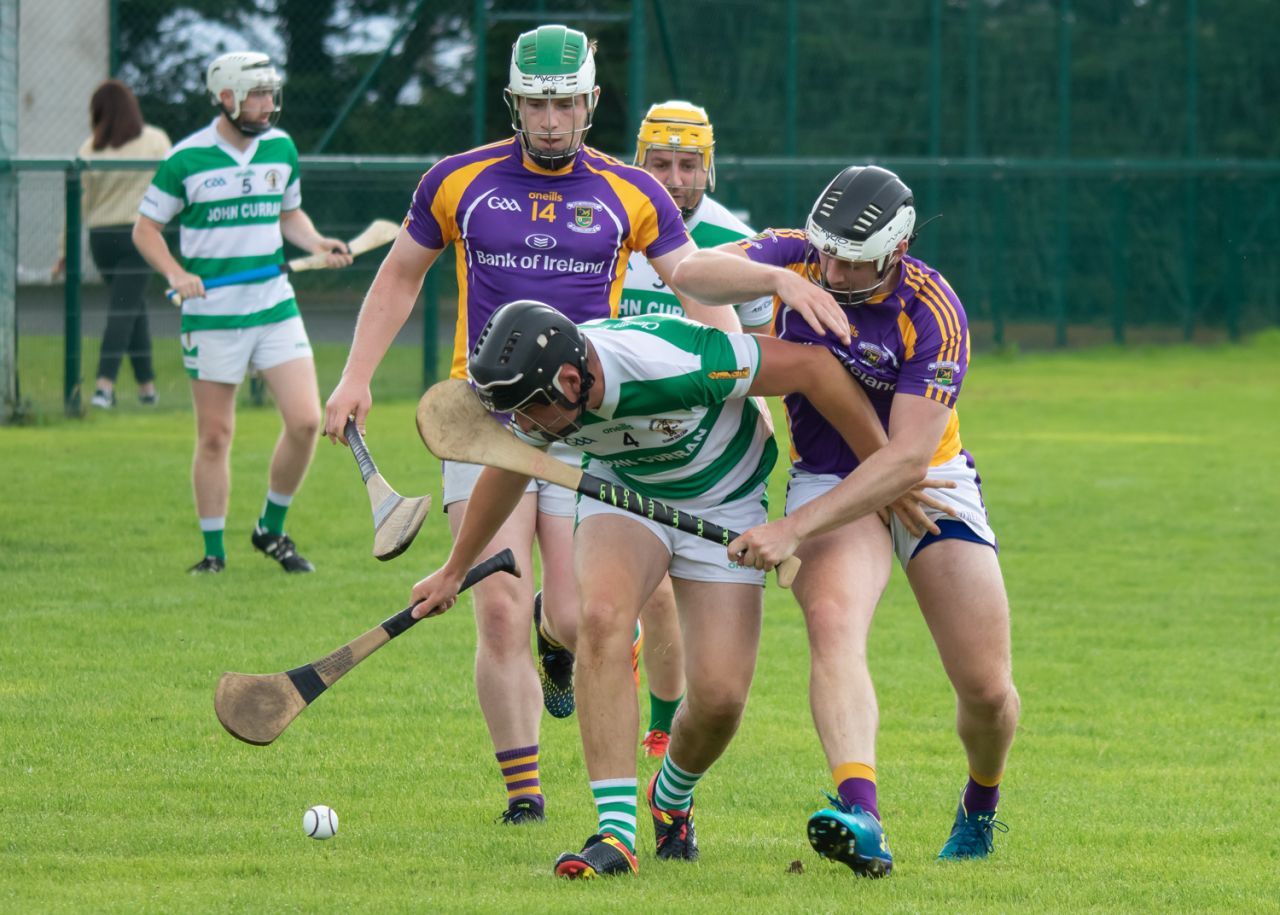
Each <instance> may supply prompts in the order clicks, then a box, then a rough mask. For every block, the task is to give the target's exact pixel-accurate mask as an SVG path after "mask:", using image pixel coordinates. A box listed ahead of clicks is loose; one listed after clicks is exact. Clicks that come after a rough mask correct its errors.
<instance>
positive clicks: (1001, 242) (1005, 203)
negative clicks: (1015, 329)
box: [991, 175, 1014, 349]
mask: <svg viewBox="0 0 1280 915" xmlns="http://www.w3.org/2000/svg"><path fill="white" fill-rule="evenodd" d="M994 177H996V178H999V179H1000V180H996V181H992V182H991V187H992V188H993V189H994V191H993V192H994V194H995V201H994V203H995V214H994V215H995V221H994V224H993V225H992V234H993V236H994V239H993V242H994V243H993V245H992V247H993V249H994V250H996V251H1008V250H1010V248H1009V182H1008V179H1007V178H1006V177H1005V176H1004V175H996V176H994ZM1013 273H1014V271H1012V270H1008V269H1006V270H1001V271H1000V272H999V277H998V278H997V279H996V280H995V281H993V282H992V284H991V335H992V337H993V338H994V340H995V344H996V346H998V347H1000V348H1002V349H1003V348H1004V343H1005V335H1004V320H1005V315H1006V314H1007V313H1008V311H1009V306H1010V304H1011V300H1012V299H1013V296H1012V295H1010V294H1009V288H1010V285H1011V283H1012V280H1011V279H1010V277H1011V276H1013Z"/></svg>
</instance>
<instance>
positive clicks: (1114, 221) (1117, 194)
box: [1111, 175, 1129, 346]
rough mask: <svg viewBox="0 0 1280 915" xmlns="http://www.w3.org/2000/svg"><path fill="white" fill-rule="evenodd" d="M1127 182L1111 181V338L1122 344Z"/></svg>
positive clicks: (1126, 268) (1126, 291)
mask: <svg viewBox="0 0 1280 915" xmlns="http://www.w3.org/2000/svg"><path fill="white" fill-rule="evenodd" d="M1128 229H1129V181H1128V179H1126V178H1124V177H1123V176H1121V175H1116V176H1115V179H1114V180H1113V181H1112V182H1111V295H1112V297H1113V301H1112V305H1111V336H1112V338H1113V339H1114V340H1115V341H1116V343H1118V344H1120V345H1121V346H1123V345H1124V340H1125V325H1126V324H1127V323H1128V308H1129V232H1128Z"/></svg>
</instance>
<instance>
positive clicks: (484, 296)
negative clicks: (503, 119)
mask: <svg viewBox="0 0 1280 915" xmlns="http://www.w3.org/2000/svg"><path fill="white" fill-rule="evenodd" d="M594 52H595V49H594V45H593V43H592V42H590V41H588V39H587V37H586V36H585V35H584V34H583V33H582V32H579V31H575V30H573V29H567V28H565V27H564V26H559V25H546V26H541V27H539V28H537V29H533V30H531V31H528V32H525V33H524V34H522V35H520V36H519V38H518V39H517V40H516V42H515V45H514V46H513V49H512V56H511V66H510V71H509V82H508V86H507V90H506V97H507V103H508V106H509V108H510V110H511V117H512V127H513V129H514V131H515V135H514V136H513V137H511V138H509V139H507V140H503V141H501V142H498V143H493V144H490V145H487V146H482V147H479V148H477V149H473V150H470V151H468V152H464V153H461V154H459V155H455V156H449V157H446V158H445V159H443V160H441V161H440V162H439V163H437V164H436V165H435V166H434V167H432V168H431V170H430V171H428V172H427V174H426V175H424V176H423V178H422V181H421V182H420V184H419V185H418V188H417V191H416V192H415V193H414V197H413V203H412V205H411V207H410V210H409V213H408V215H407V217H406V219H405V223H404V228H403V229H402V230H401V232H400V234H399V236H398V237H397V239H396V241H395V243H394V245H393V246H392V248H391V251H390V253H389V254H388V255H387V257H386V259H385V260H384V261H383V263H382V266H381V267H380V268H379V270H378V274H377V277H376V278H375V279H374V281H373V285H372V286H371V287H370V289H369V293H368V295H367V296H366V298H365V301H364V305H363V306H362V308H361V311H360V316H359V319H358V321H357V323H356V330H355V338H354V340H353V342H352V346H351V353H350V355H349V357H348V359H347V365H346V368H345V369H344V371H343V375H342V379H341V381H340V382H339V383H338V386H337V387H336V388H335V389H334V391H333V393H332V395H330V397H329V401H328V403H327V405H326V411H325V431H326V433H327V434H328V435H329V436H330V438H331V439H334V440H342V439H343V436H342V428H343V426H344V425H345V423H346V420H347V417H348V416H352V417H354V418H355V421H356V424H357V426H358V427H360V428H362V429H363V427H364V424H365V419H366V416H367V415H368V413H369V408H370V405H371V402H372V398H371V395H370V391H369V382H370V379H371V377H372V376H373V372H374V370H375V369H376V368H377V366H378V363H379V362H380V361H381V360H382V357H383V356H384V355H385V353H386V350H387V347H388V346H389V345H390V344H391V341H392V340H393V339H394V337H395V335H396V333H397V332H398V331H399V329H400V328H401V327H402V326H403V324H404V322H405V320H406V319H407V318H408V316H409V313H410V312H411V311H412V309H413V305H414V302H415V300H416V299H417V296H418V293H419V290H420V289H421V287H422V281H423V277H424V276H425V274H426V272H427V270H428V269H429V268H430V267H431V266H432V265H433V264H434V263H435V262H436V260H437V258H439V257H440V255H441V253H442V252H443V251H444V249H445V248H446V247H448V246H450V245H452V247H453V249H454V269H455V272H456V275H457V278H458V293H459V301H458V320H457V330H456V332H455V337H454V341H455V348H454V359H453V366H452V371H451V374H452V376H453V377H457V378H463V377H466V357H467V353H468V352H469V351H470V350H471V348H472V347H473V346H474V344H475V342H476V338H477V336H478V335H479V333H480V330H481V329H482V328H483V327H484V326H485V323H486V322H487V321H488V320H489V318H490V316H491V315H492V314H493V312H494V311H496V310H497V308H498V306H499V305H502V304H504V303H506V302H509V301H513V300H517V299H525V298H529V297H530V296H534V297H536V298H539V299H547V300H553V301H555V302H556V303H557V305H558V306H559V307H561V308H562V309H563V310H564V311H565V312H566V313H567V314H568V315H569V316H570V317H571V319H572V320H574V321H586V320H590V319H594V318H608V317H612V316H613V315H614V314H616V312H617V308H618V302H619V300H620V298H621V292H622V284H623V281H624V279H625V276H626V267H627V260H628V257H629V256H630V254H631V253H632V252H633V251H639V252H643V253H644V254H645V255H646V256H647V257H648V258H649V259H650V262H651V263H652V264H653V266H654V268H655V269H656V270H657V271H658V273H659V275H660V276H662V277H663V278H664V279H669V278H670V276H671V273H672V271H673V270H674V267H675V265H676V263H677V262H678V261H679V260H680V259H682V258H684V257H685V256H687V255H688V254H690V253H691V252H692V251H693V250H694V245H693V242H692V241H691V240H690V239H689V236H688V233H687V232H686V231H685V227H684V222H683V220H682V219H681V216H680V211H679V209H678V208H677V207H676V206H675V204H674V203H673V201H672V200H671V197H670V195H669V194H668V193H667V192H666V191H665V190H664V189H663V187H662V185H661V184H659V183H658V182H657V181H656V180H654V178H653V177H652V176H650V175H649V174H647V173H646V172H644V171H643V170H641V169H638V168H634V167H632V166H629V165H624V164H622V163H621V162H619V161H618V160H616V159H613V158H611V157H609V156H605V155H603V154H601V153H599V152H597V151H596V150H594V149H591V148H590V147H588V146H586V145H585V143H584V138H585V135H586V133H587V131H588V129H589V128H590V126H591V119H592V116H593V113H594V111H595V107H596V102H597V100H598V98H599V94H600V89H599V87H598V86H596V85H595V72H596V71H595V56H594ZM686 311H688V313H689V315H690V317H693V318H694V319H695V320H700V321H703V322H704V323H708V324H714V325H715V326H718V327H721V328H723V329H729V330H736V329H737V326H736V318H735V317H734V314H733V310H732V309H727V308H707V307H703V306H700V305H699V304H698V303H696V302H688V303H687V305H686ZM826 317H827V319H828V320H829V321H834V322H837V323H840V324H842V322H843V316H842V315H839V313H838V310H837V309H829V310H828V313H827V315H826ZM568 455H569V452H568V451H567V449H566V450H565V451H564V452H563V456H565V457H568ZM479 474H480V468H479V467H478V466H476V465H470V464H460V463H457V462H453V461H450V462H445V464H444V497H443V500H442V501H443V502H444V505H445V509H446V511H447V512H448V515H449V526H450V529H451V531H452V532H453V533H454V535H455V536H456V534H457V531H458V529H459V526H460V525H461V523H462V516H463V513H464V511H465V509H466V506H467V501H468V499H469V497H470V493H471V489H472V487H473V486H474V485H475V481H476V479H477V478H478V476H479ZM572 534H573V494H572V493H566V492H565V491H563V490H558V489H556V488H555V487H552V486H548V485H546V484H541V483H538V482H537V481H534V482H533V483H531V484H530V486H529V489H528V491H527V494H526V496H525V497H524V498H523V500H522V501H521V504H520V506H519V507H518V508H517V510H516V511H515V512H514V513H513V514H512V515H511V516H510V518H509V519H508V520H507V522H506V523H505V524H504V525H503V527H502V529H501V530H500V531H499V533H498V535H497V537H495V538H494V541H493V544H492V549H494V550H497V549H501V548H503V547H509V548H511V549H512V550H513V551H514V552H515V554H516V556H517V558H518V559H519V561H520V562H521V563H522V564H523V565H524V567H525V568H530V567H531V565H530V563H531V561H532V560H531V556H532V549H533V542H534V540H535V539H536V540H537V542H538V548H539V554H540V556H541V560H542V575H543V577H542V592H541V595H540V597H539V598H535V594H534V593H533V584H532V583H531V581H530V579H528V578H522V579H515V578H511V577H510V576H494V577H492V578H489V579H486V580H485V581H484V582H482V583H481V584H480V585H478V586H477V587H476V588H475V590H474V592H473V593H474V595H475V607H476V630H477V648H476V661H475V677H476V690H477V693H478V697H479V700H480V708H481V711H482V712H483V713H484V717H485V722H486V724H487V725H488V728H489V735H490V738H491V739H492V741H493V745H494V750H495V754H496V756H497V761H498V765H499V768H500V769H501V772H502V777H503V781H504V783H505V786H506V795H507V809H506V811H505V813H504V814H503V821H504V822H506V823H521V822H528V821H536V820H541V819H543V816H544V810H545V802H544V797H543V793H542V786H541V778H540V775H539V770H538V753H539V749H538V739H539V738H538V735H539V724H540V718H541V708H540V705H543V704H545V705H546V707H547V709H548V711H549V712H551V714H553V715H556V716H558V717H562V716H565V715H568V714H571V713H572V711H573V708H574V694H573V687H572V671H573V656H572V648H573V646H574V644H575V643H576V631H577V622H578V605H577V589H576V584H575V581H574V577H573V567H572ZM503 578H505V579H507V580H506V581H502V580H500V579H503ZM535 600H537V603H536V604H535ZM535 616H536V617H537V619H538V621H539V623H540V625H538V626H536V627H535V631H536V633H537V638H538V648H539V651H538V655H539V657H538V661H539V663H538V665H535V664H534V659H533V657H532V654H531V652H530V645H529V630H530V627H531V625H533V624H534V620H535ZM540 676H541V680H542V686H543V689H542V691H541V692H542V701H541V702H540V701H539V693H540V691H539V688H538V687H539V679H540Z"/></svg>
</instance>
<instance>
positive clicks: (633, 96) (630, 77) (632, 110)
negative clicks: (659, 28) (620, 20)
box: [627, 0, 649, 137]
mask: <svg viewBox="0 0 1280 915" xmlns="http://www.w3.org/2000/svg"><path fill="white" fill-rule="evenodd" d="M629 44H630V46H631V47H630V49H629V50H630V54H629V55H628V57H627V136H631V137H634V136H635V135H636V133H637V132H638V131H639V130H640V121H641V119H642V118H644V113H645V111H646V110H648V109H647V106H646V104H645V100H646V99H647V98H648V97H649V93H648V90H647V89H646V88H645V77H646V75H647V74H648V72H649V61H648V54H647V53H646V52H647V51H648V45H649V42H648V40H647V39H646V38H645V17H644V0H631V35H630V39H629Z"/></svg>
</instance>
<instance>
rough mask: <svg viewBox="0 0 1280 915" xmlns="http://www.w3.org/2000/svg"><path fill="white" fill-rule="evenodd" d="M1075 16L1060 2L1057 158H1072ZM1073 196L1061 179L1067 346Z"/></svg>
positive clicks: (1056, 307) (1058, 333)
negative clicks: (1072, 27)
mask: <svg viewBox="0 0 1280 915" xmlns="http://www.w3.org/2000/svg"><path fill="white" fill-rule="evenodd" d="M1074 16H1075V14H1074V13H1073V12H1072V10H1071V0H1061V4H1060V7H1059V23H1058V156H1059V157H1060V158H1062V159H1069V158H1070V157H1071V25H1072V20H1073V18H1074ZM1069 208H1070V194H1069V191H1068V186H1067V178H1066V177H1065V176H1064V177H1061V178H1059V179H1058V201H1057V213H1056V214H1055V215H1056V219H1057V240H1056V245H1055V255H1056V256H1055V258H1054V261H1055V263H1054V276H1053V279H1052V280H1051V282H1050V286H1051V289H1052V296H1053V322H1054V326H1055V331H1054V343H1056V344H1057V345H1058V346H1066V345H1067V270H1068V269H1070V245H1071V228H1070V225H1069V223H1068V221H1067V220H1068V212H1069Z"/></svg>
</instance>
